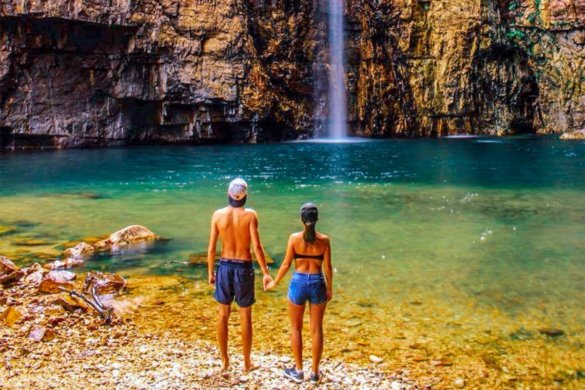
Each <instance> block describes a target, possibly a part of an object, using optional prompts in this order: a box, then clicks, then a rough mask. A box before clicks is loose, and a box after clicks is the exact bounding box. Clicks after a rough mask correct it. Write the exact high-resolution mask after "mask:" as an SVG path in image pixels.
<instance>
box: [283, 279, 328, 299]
mask: <svg viewBox="0 0 585 390" xmlns="http://www.w3.org/2000/svg"><path fill="white" fill-rule="evenodd" d="M288 300H289V301H291V302H292V303H294V304H295V305H304V304H305V303H306V302H307V301H309V302H310V303H312V304H314V305H320V304H321V303H325V302H326V301H327V287H326V286H325V277H324V276H323V274H303V273H300V272H295V273H294V274H293V276H292V279H291V280H290V286H289V288H288Z"/></svg>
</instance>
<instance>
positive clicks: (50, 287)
mask: <svg viewBox="0 0 585 390" xmlns="http://www.w3.org/2000/svg"><path fill="white" fill-rule="evenodd" d="M75 277H76V275H75V274H74V273H73V272H69V271H50V272H47V273H46V274H45V275H44V276H43V280H42V281H41V284H40V285H39V292H43V293H48V294H53V293H59V292H61V290H60V289H59V287H63V288H66V289H68V290H72V289H73V280H75Z"/></svg>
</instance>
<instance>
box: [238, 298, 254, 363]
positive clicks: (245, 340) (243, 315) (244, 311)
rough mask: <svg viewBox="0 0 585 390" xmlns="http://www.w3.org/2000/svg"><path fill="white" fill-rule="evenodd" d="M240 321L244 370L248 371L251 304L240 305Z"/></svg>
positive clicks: (250, 347) (250, 349)
mask: <svg viewBox="0 0 585 390" xmlns="http://www.w3.org/2000/svg"><path fill="white" fill-rule="evenodd" d="M240 321H241V322H242V349H243V352H244V370H246V371H250V370H251V369H252V363H251V360H250V353H251V351H252V306H248V307H240Z"/></svg>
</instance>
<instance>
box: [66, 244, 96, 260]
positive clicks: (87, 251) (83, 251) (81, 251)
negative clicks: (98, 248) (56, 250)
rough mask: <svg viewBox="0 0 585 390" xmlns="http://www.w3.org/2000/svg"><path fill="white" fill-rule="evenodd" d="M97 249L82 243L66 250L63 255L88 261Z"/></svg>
mask: <svg viewBox="0 0 585 390" xmlns="http://www.w3.org/2000/svg"><path fill="white" fill-rule="evenodd" d="M94 252H95V249H94V248H93V246H91V245H89V244H88V243H85V242H81V243H79V244H77V245H76V246H74V247H73V248H69V249H66V250H65V252H63V255H64V256H65V257H67V258H73V259H88V258H90V257H91V256H93V254H94Z"/></svg>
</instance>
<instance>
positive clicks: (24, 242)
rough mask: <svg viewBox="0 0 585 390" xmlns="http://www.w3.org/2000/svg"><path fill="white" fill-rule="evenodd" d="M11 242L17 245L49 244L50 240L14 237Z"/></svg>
mask: <svg viewBox="0 0 585 390" xmlns="http://www.w3.org/2000/svg"><path fill="white" fill-rule="evenodd" d="M12 243H13V244H14V245H17V246H44V245H50V244H51V242H49V241H47V240H43V239H40V238H16V239H14V240H13V241H12Z"/></svg>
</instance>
